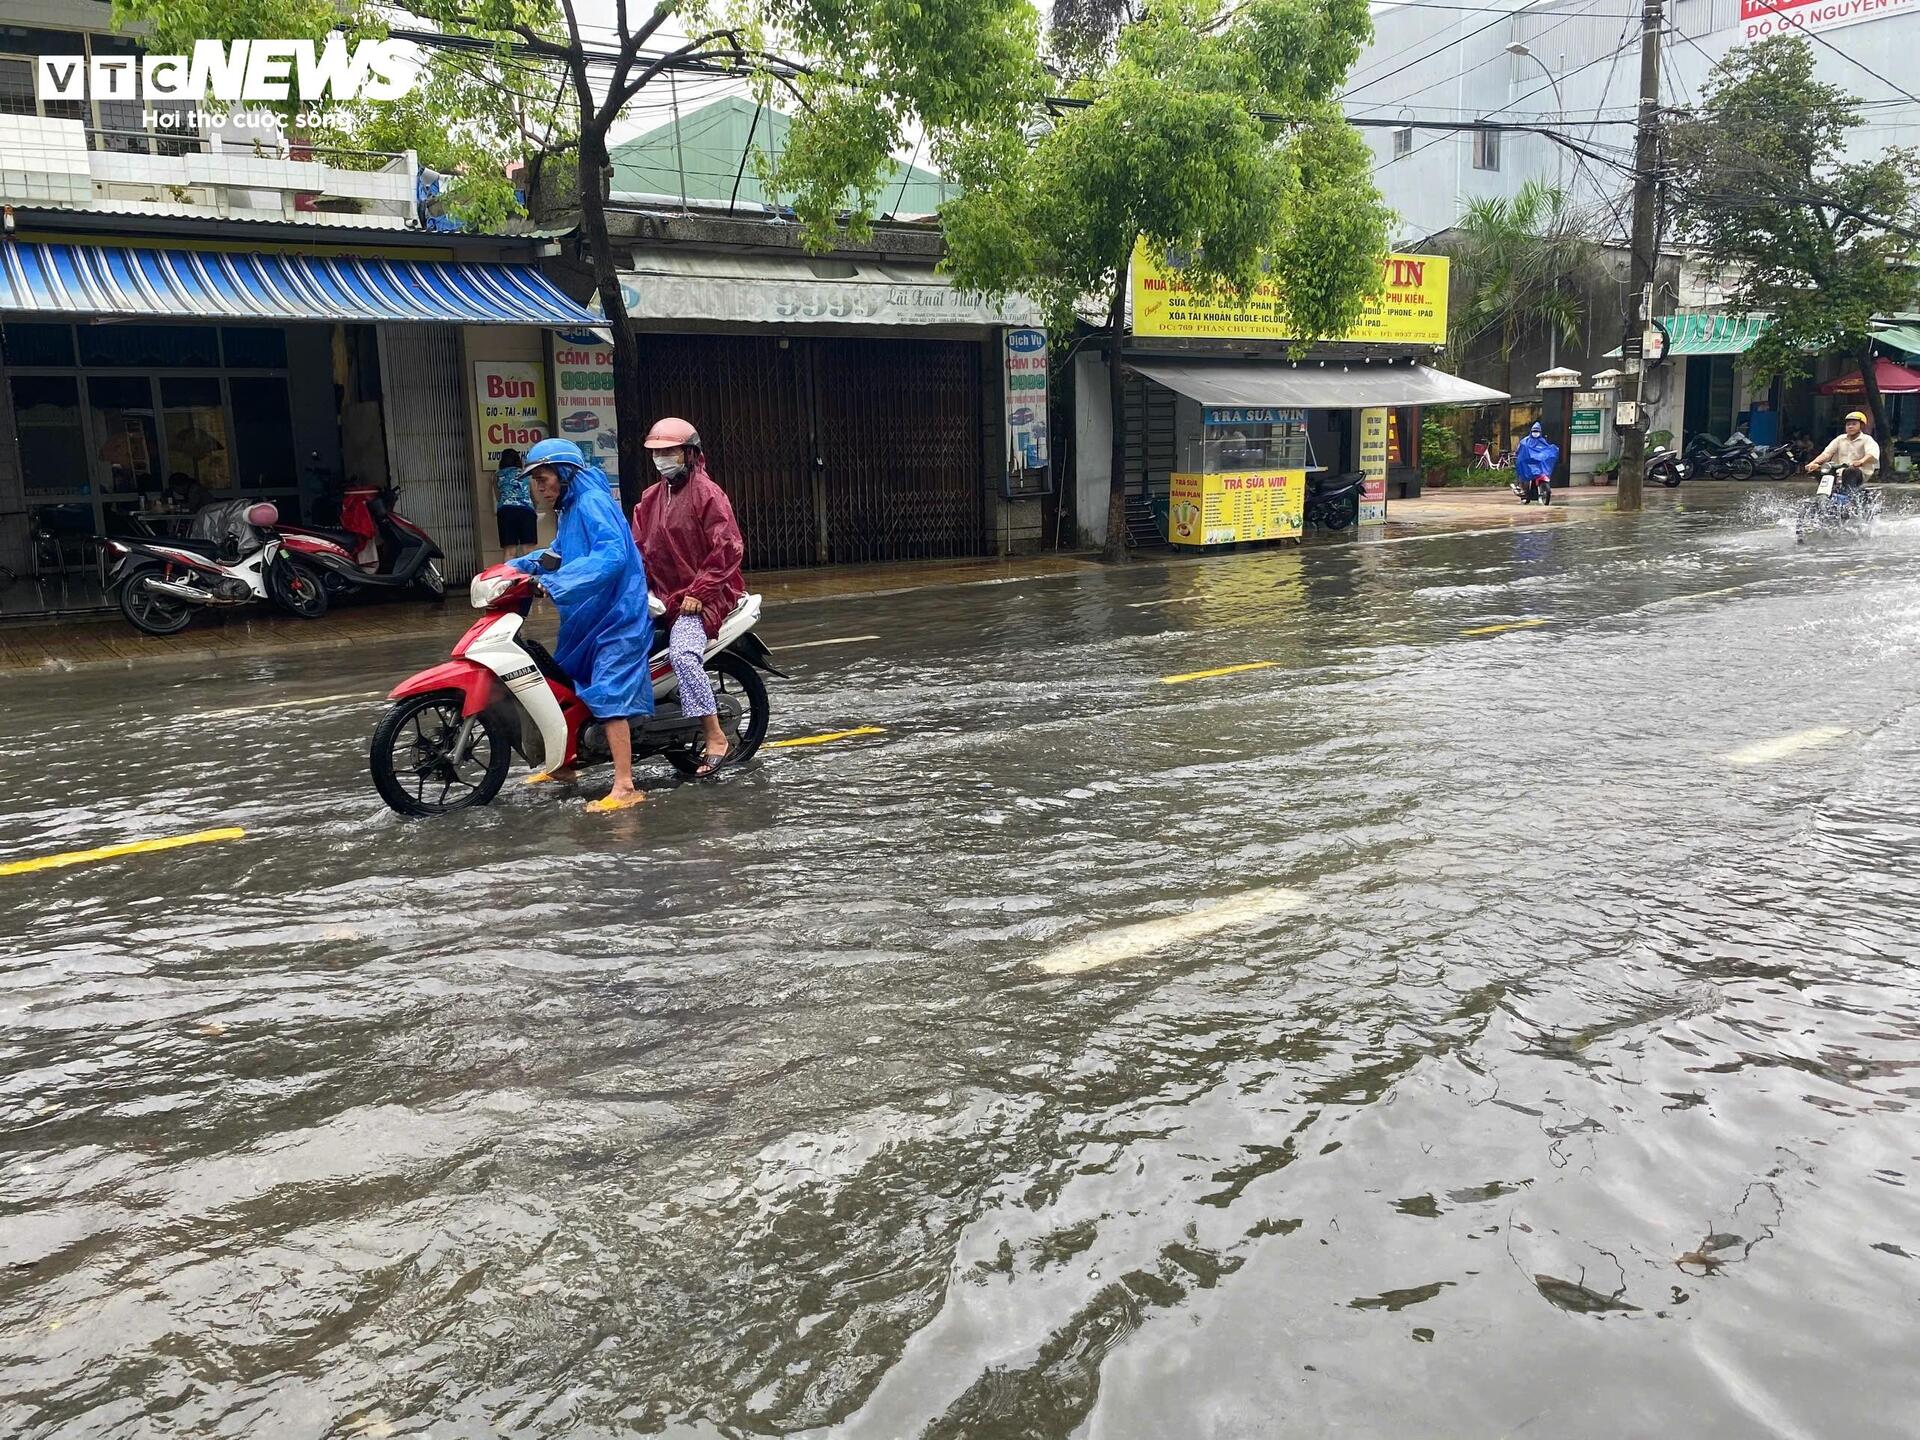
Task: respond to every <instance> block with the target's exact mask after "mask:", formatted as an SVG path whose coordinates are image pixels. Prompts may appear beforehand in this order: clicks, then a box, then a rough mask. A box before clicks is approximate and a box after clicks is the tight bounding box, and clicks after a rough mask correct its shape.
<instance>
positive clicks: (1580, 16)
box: [1341, 0, 1638, 109]
mask: <svg viewBox="0 0 1920 1440" xmlns="http://www.w3.org/2000/svg"><path fill="white" fill-rule="evenodd" d="M1588 3H1589V4H1594V3H1598V0H1588ZM1534 8H1538V7H1534ZM1532 13H1533V9H1532V8H1529V9H1524V10H1514V11H1511V12H1509V14H1510V15H1516V16H1517V15H1526V14H1532ZM1617 13H1618V12H1608V14H1617ZM1605 18H1608V17H1607V15H1603V14H1600V13H1598V12H1595V11H1592V10H1587V9H1579V10H1570V11H1568V12H1567V13H1566V14H1564V15H1562V16H1561V17H1560V18H1559V19H1558V20H1555V21H1554V22H1553V24H1551V25H1549V26H1547V27H1546V29H1544V30H1542V31H1540V32H1539V33H1538V34H1536V35H1534V36H1533V38H1532V39H1531V40H1529V41H1528V42H1527V44H1528V48H1532V47H1533V46H1534V45H1537V44H1539V43H1540V42H1541V41H1542V40H1544V39H1546V37H1547V36H1549V35H1551V34H1553V32H1554V31H1556V30H1558V29H1559V28H1560V27H1561V26H1562V25H1566V24H1569V23H1571V22H1572V21H1575V20H1587V19H1605ZM1631 18H1634V19H1637V18H1638V16H1634V17H1631ZM1496 23H1498V22H1496ZM1492 28H1493V27H1492V26H1490V25H1483V26H1481V27H1480V29H1478V30H1473V31H1469V32H1468V33H1467V34H1465V35H1462V36H1461V37H1460V39H1462V40H1471V39H1472V38H1473V37H1474V36H1475V35H1480V34H1483V33H1485V32H1486V31H1487V30H1490V29H1492ZM1447 48H1448V47H1447V46H1444V45H1443V46H1441V47H1440V50H1436V51H1434V52H1433V53H1432V54H1430V55H1423V56H1422V57H1421V58H1420V59H1419V60H1413V61H1409V62H1408V63H1407V64H1406V65H1404V66H1402V67H1401V70H1400V71H1395V72H1393V73H1395V74H1398V73H1401V71H1405V70H1410V69H1412V68H1413V67H1414V66H1415V65H1419V64H1423V63H1424V62H1425V61H1427V60H1430V59H1432V58H1433V56H1434V55H1438V54H1440V53H1441V52H1442V51H1444V50H1446V49H1447ZM1386 78H1388V77H1387V76H1385V75H1380V76H1376V77H1375V78H1374V79H1372V80H1369V81H1367V82H1366V85H1361V86H1352V87H1349V89H1348V90H1347V91H1346V92H1344V93H1343V95H1342V97H1341V98H1342V99H1344V98H1346V96H1347V95H1351V94H1352V93H1353V91H1354V90H1356V89H1365V88H1366V86H1367V85H1377V84H1378V83H1379V82H1380V81H1381V80H1384V79H1386ZM1459 78H1460V75H1459V73H1458V72H1457V71H1456V72H1455V73H1454V74H1452V75H1442V76H1441V77H1440V78H1439V79H1438V80H1434V81H1430V82H1429V83H1428V84H1425V85H1422V86H1421V87H1420V88H1419V89H1418V90H1409V91H1407V92H1406V93H1404V94H1402V95H1399V96H1396V97H1395V98H1394V99H1392V100H1383V101H1380V102H1379V103H1378V104H1377V105H1374V106H1373V108H1375V109H1386V108H1387V107H1389V106H1392V105H1404V104H1405V103H1406V102H1407V101H1409V100H1412V99H1413V98H1415V97H1416V96H1419V95H1425V94H1426V93H1427V92H1428V91H1430V90H1438V89H1439V88H1440V87H1441V86H1442V85H1451V84H1453V83H1454V82H1455V81H1457V80H1459ZM1370 103H1371V102H1370Z"/></svg>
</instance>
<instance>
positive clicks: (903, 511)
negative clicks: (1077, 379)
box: [554, 246, 1050, 569]
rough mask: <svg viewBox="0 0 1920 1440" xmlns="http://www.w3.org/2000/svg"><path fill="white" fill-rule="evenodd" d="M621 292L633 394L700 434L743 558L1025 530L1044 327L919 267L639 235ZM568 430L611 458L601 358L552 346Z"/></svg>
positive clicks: (982, 545)
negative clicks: (636, 350) (636, 381)
mask: <svg viewBox="0 0 1920 1440" xmlns="http://www.w3.org/2000/svg"><path fill="white" fill-rule="evenodd" d="M622 290H623V294H624V298H625V301H626V304H627V307H628V312H629V314H630V315H631V317H632V319H633V323H634V327H635V329H636V330H637V331H639V332H640V348H641V356H642V366H641V403H642V408H643V410H644V412H645V413H646V414H648V415H680V416H684V417H686V418H687V419H688V420H690V421H692V422H693V423H694V424H695V425H696V426H697V427H698V428H699V430H700V433H701V435H702V437H703V439H704V440H705V441H706V443H707V448H708V453H709V457H710V459H711V462H712V465H713V472H714V475H715V476H716V477H717V478H718V479H719V480H720V482H721V483H722V484H723V485H725V486H726V489H727V492H728V495H729V496H730V497H731V499H732V501H733V505H734V510H735V512H736V513H737V514H738V516H739V519H740V526H741V530H742V532H743V534H744V535H745V537H746V544H747V565H748V567H749V568H750V569H775V568H783V567H788V566H808V565H842V564H858V563H865V562H874V561H910V560H922V559H946V558H958V557H967V556H978V555H990V554H995V553H1004V552H1006V551H1009V550H1015V549H1019V548H1024V547H1028V546H1031V545H1033V544H1036V543H1037V542H1038V540H1039V537H1040V533H1041V528H1042V526H1041V518H1040V517H1041V512H1042V501H1043V499H1044V497H1045V495H1046V494H1047V492H1048V489H1049V483H1048V482H1049V479H1050V476H1049V473H1048V468H1047V467H1048V452H1049V447H1048V437H1047V433H1046V432H1047V408H1048V391H1047V373H1046V368H1045V367H1046V347H1045V335H1044V333H1042V332H1036V331H1034V330H1032V329H1031V328H1030V327H1031V326H1032V325H1033V324H1034V322H1035V321H1036V319H1037V316H1036V315H1035V313H1034V312H1033V311H1032V309H1031V307H1029V306H1027V305H1025V304H1024V303H1021V302H1018V301H1015V302H1010V303H1007V304H994V303H991V302H989V301H987V300H985V299H983V298H982V297H979V296H975V295H969V294H967V293H965V292H963V291H960V290H957V289H955V288H954V287H953V286H952V285H951V284H950V283H949V282H948V281H947V280H946V278H945V277H944V276H942V275H940V274H938V273H937V272H936V271H935V270H934V269H933V268H932V266H931V265H930V264H913V263H906V262H902V261H896V260H883V259H879V258H871V259H860V260H847V259H813V258H807V257H805V256H804V255H801V254H748V253H736V252H722V251H718V250H715V249H712V248H701V247H695V246H684V247H683V246H671V247H669V246H661V247H655V248H649V247H636V249H635V251H634V252H633V256H632V259H631V262H630V264H629V266H628V267H627V268H626V269H625V270H624V271H623V274H622ZM556 343H557V345H558V346H559V347H560V348H563V349H564V350H565V353H566V359H567V362H568V363H560V361H559V351H558V350H556V364H555V367H554V369H555V376H556V383H557V384H558V385H559V386H560V388H561V389H562V390H564V391H565V392H567V394H568V395H569V398H568V399H567V400H566V401H565V402H564V403H563V404H562V405H560V407H559V409H560V410H561V411H562V412H564V413H562V414H561V415H560V416H559V418H558V423H559V424H560V426H561V428H562V430H563V431H565V430H567V429H568V427H569V426H577V427H578V429H579V433H578V434H577V435H576V436H575V438H581V439H584V440H586V441H588V442H589V443H597V444H598V445H599V446H600V453H601V455H602V458H603V463H605V461H606V460H607V459H610V458H611V456H612V450H613V446H614V440H613V437H612V434H611V431H610V430H609V429H608V428H607V427H608V426H610V425H611V424H612V410H611V405H610V404H607V405H604V406H596V405H594V404H593V403H591V401H592V397H593V395H594V394H595V393H596V392H595V391H594V390H593V389H592V384H593V381H594V377H595V375H596V373H598V372H599V371H600V370H601V369H602V363H603V362H602V359H601V357H599V356H598V355H596V354H595V352H594V351H593V349H592V347H590V346H583V345H580V344H577V343H574V342H573V340H572V339H571V338H569V337H564V336H563V337H561V339H560V340H559V341H558V342H556Z"/></svg>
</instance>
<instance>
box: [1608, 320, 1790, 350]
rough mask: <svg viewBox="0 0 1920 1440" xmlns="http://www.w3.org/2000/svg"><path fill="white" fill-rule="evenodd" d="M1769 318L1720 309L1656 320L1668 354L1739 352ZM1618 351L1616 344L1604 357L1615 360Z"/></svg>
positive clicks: (1748, 345)
mask: <svg viewBox="0 0 1920 1440" xmlns="http://www.w3.org/2000/svg"><path fill="white" fill-rule="evenodd" d="M1771 318H1772V317H1770V316H1766V315H1735V314H1730V313H1729V312H1727V311H1724V310H1682V311H1679V312H1678V313H1677V314H1673V315H1662V316H1661V317H1660V323H1661V324H1662V325H1664V326H1666V327H1667V335H1668V337H1669V338H1670V339H1671V341H1672V343H1671V344H1670V345H1669V346H1668V348H1667V354H1668V355H1669V356H1673V355H1741V354H1744V353H1746V351H1748V350H1750V349H1752V348H1753V342H1754V341H1756V340H1758V339H1759V338H1760V337H1761V335H1762V334H1764V333H1765V332H1766V328H1767V325H1768V322H1769V321H1770V319H1771ZM1619 354H1620V351H1619V349H1618V347H1616V348H1614V349H1612V350H1609V351H1608V352H1607V358H1608V359H1615V358H1617V357H1618V356H1619Z"/></svg>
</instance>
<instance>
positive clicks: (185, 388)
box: [160, 376, 233, 491]
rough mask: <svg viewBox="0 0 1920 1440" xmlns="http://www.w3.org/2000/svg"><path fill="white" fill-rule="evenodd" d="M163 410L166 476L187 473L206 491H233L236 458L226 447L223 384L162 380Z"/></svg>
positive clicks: (174, 379)
mask: <svg viewBox="0 0 1920 1440" xmlns="http://www.w3.org/2000/svg"><path fill="white" fill-rule="evenodd" d="M160 409H161V415H162V421H163V425H164V428H165V430H166V437H167V473H168V474H169V475H173V474H184V475H187V476H189V477H191V478H192V479H193V480H194V481H196V482H197V483H198V484H199V486H200V488H201V489H203V490H211V491H226V490H231V489H232V488H233V455H232V452H231V451H229V449H228V448H227V412H226V407H225V406H224V405H222V404H221V403H220V382H219V381H218V380H214V379H186V378H184V377H178V376H169V377H166V378H164V379H162V380H161V381H160Z"/></svg>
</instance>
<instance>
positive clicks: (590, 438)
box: [553, 330, 620, 481]
mask: <svg viewBox="0 0 1920 1440" xmlns="http://www.w3.org/2000/svg"><path fill="white" fill-rule="evenodd" d="M553 385H554V391H553V423H554V430H555V433H557V434H558V435H560V436H561V438H563V439H566V440H571V441H573V442H574V443H575V444H577V445H579V447H580V448H581V449H582V450H584V451H586V452H587V458H588V459H589V460H591V461H593V463H594V464H596V465H598V466H599V467H600V468H601V469H602V470H604V471H606V472H607V478H608V479H609V480H616V481H617V480H618V479H619V478H620V436H619V431H618V430H617V429H616V428H615V425H614V416H613V346H612V345H611V344H609V343H608V342H607V341H605V340H602V339H601V338H600V337H599V336H598V335H595V334H594V333H593V332H592V331H591V330H556V331H554V332H553Z"/></svg>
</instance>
